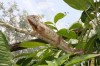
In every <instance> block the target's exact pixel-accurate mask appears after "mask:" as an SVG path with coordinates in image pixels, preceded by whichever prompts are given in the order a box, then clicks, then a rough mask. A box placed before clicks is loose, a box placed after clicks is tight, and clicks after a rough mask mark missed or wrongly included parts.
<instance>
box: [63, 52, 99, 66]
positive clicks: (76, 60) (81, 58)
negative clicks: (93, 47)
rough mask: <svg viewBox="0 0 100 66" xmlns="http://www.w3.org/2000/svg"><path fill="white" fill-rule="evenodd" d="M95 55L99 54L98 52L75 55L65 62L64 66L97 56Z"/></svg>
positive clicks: (70, 65)
mask: <svg viewBox="0 0 100 66" xmlns="http://www.w3.org/2000/svg"><path fill="white" fill-rule="evenodd" d="M97 56H100V54H86V55H81V56H77V57H74V58H73V59H71V60H70V61H69V62H67V63H66V64H65V66H72V65H73V64H76V63H79V62H82V61H85V60H87V59H90V58H93V57H97Z"/></svg>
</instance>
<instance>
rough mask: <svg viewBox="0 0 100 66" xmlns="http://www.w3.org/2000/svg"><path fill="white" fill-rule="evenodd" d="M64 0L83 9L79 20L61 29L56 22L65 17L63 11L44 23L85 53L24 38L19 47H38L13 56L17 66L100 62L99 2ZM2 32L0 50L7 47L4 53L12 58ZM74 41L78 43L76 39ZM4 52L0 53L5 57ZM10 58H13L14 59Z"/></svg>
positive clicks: (85, 65) (87, 65) (79, 65)
mask: <svg viewBox="0 0 100 66" xmlns="http://www.w3.org/2000/svg"><path fill="white" fill-rule="evenodd" d="M64 2H65V3H67V4H68V5H69V6H71V7H72V8H74V9H77V10H82V11H83V12H82V15H81V17H80V21H77V22H76V23H74V24H73V25H72V26H71V27H70V28H69V29H66V28H62V29H60V30H58V29H57V27H56V23H57V22H58V21H59V20H60V19H62V18H64V16H65V14H64V13H58V14H57V15H55V17H54V22H50V21H47V22H44V24H46V25H47V26H48V27H50V28H51V29H53V30H54V31H55V32H56V33H57V34H58V35H59V36H61V37H62V38H63V39H64V40H65V41H66V42H68V43H69V45H70V47H72V48H75V49H78V50H82V51H84V52H83V54H80V55H77V54H68V53H66V52H64V51H62V50H61V49H59V48H57V47H54V46H51V45H49V44H48V43H43V42H36V41H25V42H22V43H20V45H19V46H20V47H24V48H34V49H35V48H37V50H34V51H32V52H28V53H21V54H18V55H16V56H15V57H13V59H12V60H16V61H15V63H16V66H73V65H74V66H99V65H100V4H99V3H100V1H98V2H97V1H94V0H74V1H73V0H64ZM98 15H99V16H98ZM6 16H7V15H6ZM92 31H94V32H95V34H93V32H92ZM0 35H1V39H3V40H1V39H0V40H1V41H0V46H2V47H4V48H1V49H0V51H1V50H2V49H4V51H3V52H6V51H7V52H6V54H5V55H7V56H9V57H10V53H9V50H8V47H6V45H5V44H6V43H7V41H6V39H5V37H4V35H3V34H2V33H1V34H0ZM2 35H3V36H2ZM75 40H76V41H77V42H75ZM73 42H74V43H73ZM7 46H8V45H7ZM5 50H6V51H5ZM93 53H95V54H93ZM2 54H3V53H2ZM2 54H0V56H2ZM5 55H3V56H5ZM2 58H3V57H2ZM2 58H1V59H2ZM9 60H11V58H10V59H9ZM3 61H5V62H6V61H8V58H4V59H3ZM1 63H3V62H1ZM9 63H10V62H9Z"/></svg>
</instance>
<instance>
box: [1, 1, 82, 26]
mask: <svg viewBox="0 0 100 66" xmlns="http://www.w3.org/2000/svg"><path fill="white" fill-rule="evenodd" d="M0 1H3V2H4V3H6V2H14V1H16V2H17V5H18V8H19V9H21V10H26V11H27V12H28V13H29V14H36V15H44V20H48V21H53V18H54V16H55V15H56V14H57V13H59V12H62V13H64V12H66V13H67V16H66V17H65V18H63V19H62V20H60V21H59V22H58V23H57V27H58V28H62V27H63V28H64V27H67V28H68V27H69V26H70V25H71V24H72V23H74V22H76V21H77V20H79V18H80V16H81V13H82V12H81V11H78V10H75V9H73V8H71V7H70V6H68V5H67V4H66V3H65V2H64V1H63V0H0Z"/></svg>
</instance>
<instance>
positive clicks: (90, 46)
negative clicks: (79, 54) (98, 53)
mask: <svg viewBox="0 0 100 66" xmlns="http://www.w3.org/2000/svg"><path fill="white" fill-rule="evenodd" d="M96 38H97V36H96V35H94V36H93V37H91V38H90V39H89V41H88V42H87V44H86V45H85V48H84V50H85V51H86V53H91V52H92V51H93V46H94V42H95V40H96Z"/></svg>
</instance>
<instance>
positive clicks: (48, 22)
mask: <svg viewBox="0 0 100 66" xmlns="http://www.w3.org/2000/svg"><path fill="white" fill-rule="evenodd" d="M44 24H47V25H48V24H53V23H52V22H50V21H47V22H44Z"/></svg>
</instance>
